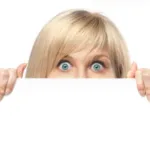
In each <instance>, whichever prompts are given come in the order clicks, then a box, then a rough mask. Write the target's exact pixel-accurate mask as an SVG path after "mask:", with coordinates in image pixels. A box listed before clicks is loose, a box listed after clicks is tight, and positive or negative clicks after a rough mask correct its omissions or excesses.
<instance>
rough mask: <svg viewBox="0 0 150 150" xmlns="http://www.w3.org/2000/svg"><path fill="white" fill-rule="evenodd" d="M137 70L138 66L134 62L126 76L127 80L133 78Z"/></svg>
mask: <svg viewBox="0 0 150 150" xmlns="http://www.w3.org/2000/svg"><path fill="white" fill-rule="evenodd" d="M137 69H138V66H137V64H136V63H135V62H133V63H132V65H131V69H130V70H129V72H128V74H127V78H135V73H136V71H137Z"/></svg>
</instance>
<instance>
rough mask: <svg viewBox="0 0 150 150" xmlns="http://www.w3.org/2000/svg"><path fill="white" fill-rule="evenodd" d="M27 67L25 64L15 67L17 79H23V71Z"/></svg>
mask: <svg viewBox="0 0 150 150" xmlns="http://www.w3.org/2000/svg"><path fill="white" fill-rule="evenodd" d="M26 66H27V63H23V64H20V65H19V66H18V67H17V77H18V78H22V77H23V73H24V70H25V68H26Z"/></svg>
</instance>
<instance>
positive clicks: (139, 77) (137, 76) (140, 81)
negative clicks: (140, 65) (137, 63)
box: [136, 71, 143, 84]
mask: <svg viewBox="0 0 150 150" xmlns="http://www.w3.org/2000/svg"><path fill="white" fill-rule="evenodd" d="M136 80H137V84H143V80H142V73H141V71H137V72H136Z"/></svg>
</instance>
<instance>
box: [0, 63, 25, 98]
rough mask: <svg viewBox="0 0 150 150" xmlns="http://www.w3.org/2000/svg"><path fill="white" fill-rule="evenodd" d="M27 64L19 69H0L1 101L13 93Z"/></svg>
mask: <svg viewBox="0 0 150 150" xmlns="http://www.w3.org/2000/svg"><path fill="white" fill-rule="evenodd" d="M25 68H26V64H21V65H19V66H18V68H17V69H12V68H11V69H0V100H2V99H3V97H4V96H5V95H8V94H10V93H11V92H12V91H13V88H14V86H15V83H16V80H17V78H22V76H23V72H24V69H25Z"/></svg>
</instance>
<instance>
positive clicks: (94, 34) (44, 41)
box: [26, 10, 130, 78]
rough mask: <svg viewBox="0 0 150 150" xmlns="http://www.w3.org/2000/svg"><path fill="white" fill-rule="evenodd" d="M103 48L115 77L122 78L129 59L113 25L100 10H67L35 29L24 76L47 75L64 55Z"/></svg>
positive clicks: (126, 69) (124, 75)
mask: <svg viewBox="0 0 150 150" xmlns="http://www.w3.org/2000/svg"><path fill="white" fill-rule="evenodd" d="M95 48H96V49H99V50H107V51H108V53H109V56H110V59H111V63H112V66H113V69H114V71H115V74H116V78H125V77H126V76H127V71H128V70H129V67H130V60H129V55H128V50H127V47H126V44H125V41H124V39H123V37H122V35H121V34H120V32H119V30H118V29H117V27H116V26H115V25H114V24H113V22H111V20H109V19H108V18H107V17H105V16H104V15H102V14H99V13H92V12H88V11H86V10H69V11H65V12H62V13H60V14H58V15H57V16H55V17H54V18H53V19H52V20H50V21H49V22H48V23H47V24H46V25H45V26H44V28H43V29H42V30H41V32H40V33H39V35H38V37H37V39H36V41H35V43H34V45H33V48H32V52H31V55H30V59H29V63H28V67H27V73H26V78H47V76H48V74H49V73H50V72H51V71H52V69H53V68H54V67H55V66H56V64H57V63H58V61H59V60H61V59H62V58H63V57H64V56H66V55H69V54H70V53H72V52H75V51H81V50H85V49H86V50H87V49H88V50H93V49H95Z"/></svg>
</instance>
